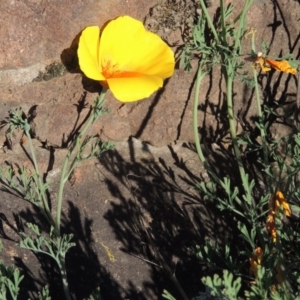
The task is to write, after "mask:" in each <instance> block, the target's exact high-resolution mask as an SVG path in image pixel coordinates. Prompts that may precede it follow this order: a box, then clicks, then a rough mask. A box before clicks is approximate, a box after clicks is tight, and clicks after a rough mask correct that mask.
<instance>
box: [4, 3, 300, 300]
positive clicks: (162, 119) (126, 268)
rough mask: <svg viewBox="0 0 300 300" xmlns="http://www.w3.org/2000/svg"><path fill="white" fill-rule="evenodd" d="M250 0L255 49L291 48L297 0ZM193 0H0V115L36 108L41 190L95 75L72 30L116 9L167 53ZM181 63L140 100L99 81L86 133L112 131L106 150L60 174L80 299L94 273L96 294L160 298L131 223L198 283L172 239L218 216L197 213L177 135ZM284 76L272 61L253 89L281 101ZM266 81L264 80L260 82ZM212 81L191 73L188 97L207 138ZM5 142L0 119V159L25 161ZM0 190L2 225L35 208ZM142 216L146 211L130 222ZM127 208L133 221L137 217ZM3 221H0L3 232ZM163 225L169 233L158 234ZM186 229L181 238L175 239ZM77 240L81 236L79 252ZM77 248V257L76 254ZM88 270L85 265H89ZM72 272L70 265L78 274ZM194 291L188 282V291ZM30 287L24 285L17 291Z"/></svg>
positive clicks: (193, 161)
mask: <svg viewBox="0 0 300 300" xmlns="http://www.w3.org/2000/svg"><path fill="white" fill-rule="evenodd" d="M206 2H207V3H208V2H209V3H210V7H209V11H210V13H211V14H213V13H215V12H216V9H217V6H218V3H219V1H216V0H215V1H213V0H211V1H206ZM226 2H227V4H229V2H232V3H233V4H234V6H235V8H236V9H237V10H238V11H239V10H241V8H242V5H243V4H244V2H245V1H240V0H233V1H226ZM253 2H254V3H253V5H252V7H251V9H250V10H249V14H248V25H249V28H250V27H253V28H254V29H256V30H257V34H256V47H257V50H258V51H260V50H262V47H261V44H262V42H263V41H264V42H266V43H267V44H268V45H269V47H270V50H269V54H270V55H272V56H275V57H276V56H282V55H285V54H287V53H290V52H291V53H294V56H295V57H296V58H297V59H299V46H300V41H299V37H298V34H299V24H298V23H299V19H300V5H299V1H294V0H285V1H269V0H255V1H253ZM279 2H282V3H279ZM283 2H284V3H283ZM196 3H197V1H196V0H195V1H192V0H161V1H158V0H147V1H146V0H76V1H74V0H1V1H0V11H1V17H0V39H1V43H0V53H1V54H0V121H1V120H4V119H5V118H6V117H7V116H8V112H9V110H11V109H14V108H18V107H21V108H22V109H23V111H24V112H25V113H26V114H28V113H32V112H33V111H34V113H35V114H36V117H35V118H34V130H35V137H37V138H38V139H34V148H35V149H36V150H37V160H38V162H39V165H40V170H41V172H42V173H45V172H47V171H50V172H48V178H49V179H51V180H53V181H54V187H55V189H53V190H51V191H50V192H51V199H52V200H53V199H54V200H55V198H56V194H55V191H56V186H57V183H58V179H59V174H60V168H61V165H62V161H63V158H64V156H65V152H66V149H57V148H66V147H67V145H68V139H69V137H70V135H71V134H72V133H74V130H76V128H78V126H79V125H80V124H81V123H82V122H83V120H84V118H85V117H86V115H87V114H88V108H89V107H90V105H91V104H92V102H93V99H94V98H95V97H96V96H97V93H98V92H99V91H100V85H99V84H98V83H97V82H96V83H95V82H92V81H90V80H87V79H86V78H84V77H83V76H82V74H81V73H80V70H79V69H78V66H77V61H76V57H74V53H76V47H74V45H75V44H76V43H75V42H76V39H77V38H78V34H79V33H80V31H81V30H82V29H83V28H84V27H86V26H88V25H99V26H101V25H102V24H103V23H104V22H105V21H107V20H109V19H112V18H115V17H117V16H120V15H126V14H127V15H130V16H132V17H135V18H137V19H140V20H145V24H146V26H147V28H149V29H150V30H153V31H155V32H157V33H158V34H160V35H162V36H163V38H164V39H166V41H167V42H168V43H169V44H170V45H171V46H172V47H173V49H174V51H175V53H176V57H178V56H179V54H180V53H179V51H180V46H182V45H183V40H182V31H183V30H184V28H185V26H188V24H187V21H189V20H191V18H193V15H192V14H193V13H195V12H196V14H198V15H201V10H200V11H199V6H197V4H196ZM250 43H251V39H250V38H247V37H246V39H245V45H244V53H245V55H246V56H249V54H250ZM241 59H243V58H241ZM192 66H193V69H192V71H191V72H190V73H187V72H184V71H183V70H182V69H180V67H179V63H178V68H177V69H176V71H175V74H174V75H173V76H172V77H171V78H170V79H169V80H167V81H166V82H165V85H164V88H163V89H161V90H159V91H158V92H157V93H155V94H154V95H152V96H151V97H150V98H149V99H146V100H143V101H139V102H136V103H128V104H124V103H121V102H118V101H117V100H115V99H114V98H113V96H112V95H111V94H110V93H109V92H108V96H107V100H106V105H107V107H108V108H109V109H110V111H111V112H110V114H109V115H106V116H104V117H102V118H101V119H100V120H99V122H97V124H96V125H95V126H94V127H93V128H92V131H91V132H90V133H91V134H97V135H99V136H100V137H101V138H102V139H104V140H112V141H116V142H117V143H116V145H117V147H116V150H114V151H112V152H109V153H106V154H105V156H104V157H102V158H101V159H100V160H91V161H89V162H88V163H86V164H84V163H83V164H82V165H80V167H78V168H77V169H76V170H75V171H74V174H73V175H74V178H75V179H74V180H75V181H74V182H72V183H70V182H68V185H67V189H66V195H65V199H66V200H65V203H64V219H65V228H66V232H72V233H75V239H76V243H77V246H76V247H77V248H76V251H75V250H74V252H72V253H71V254H72V255H71V256H72V257H71V258H70V265H72V264H73V266H74V268H73V273H72V271H71V272H70V275H69V276H70V282H71V285H72V288H73V289H74V290H76V289H78V292H81V293H84V292H86V291H85V287H86V285H87V283H89V280H90V277H91V278H92V279H93V283H92V284H91V286H90V287H89V288H88V292H89V294H88V295H85V294H84V295H81V294H79V295H81V297H80V296H79V298H80V299H83V298H87V297H88V296H89V295H90V293H91V292H92V290H93V289H94V288H96V287H97V286H98V285H99V284H100V285H101V291H102V287H103V289H104V294H105V293H106V294H107V295H108V296H107V297H104V298H105V299H126V298H127V299H160V298H161V297H160V295H161V293H162V289H164V288H166V289H167V287H166V286H165V282H166V280H169V279H170V278H168V279H166V278H162V277H161V273H162V272H161V269H158V268H157V265H150V264H148V263H146V262H145V261H144V259H143V258H149V257H147V255H148V254H149V253H148V250H147V248H146V247H147V242H146V243H145V240H144V238H145V231H144V228H143V226H144V227H145V228H150V229H151V232H152V235H153V237H152V239H153V243H155V244H156V245H155V246H156V247H157V248H158V249H160V250H161V251H162V255H163V256H164V257H165V258H167V259H166V260H167V262H168V264H169V265H170V266H171V267H172V270H173V267H174V266H175V267H174V272H175V269H176V272H177V273H176V275H177V276H178V273H180V272H182V273H181V279H182V278H185V280H184V279H182V281H183V282H185V281H186V282H185V284H186V290H188V291H191V288H190V284H191V282H190V278H191V277H192V278H193V279H194V281H195V283H194V286H196V287H197V288H198V285H199V279H200V277H201V274H199V270H201V267H199V266H197V265H196V264H193V262H192V263H191V261H190V257H189V254H187V252H186V251H185V250H184V249H187V248H189V247H190V246H192V242H191V241H193V242H194V241H195V243H196V242H199V240H198V238H199V237H204V235H202V232H203V230H204V231H205V234H207V233H210V232H211V231H212V230H213V229H214V228H216V227H219V226H220V224H219V223H220V222H219V219H218V218H216V217H215V215H214V212H209V213H208V210H210V208H207V207H204V205H203V202H201V201H199V195H198V193H197V192H195V189H194V187H195V185H196V184H197V183H198V182H199V181H200V180H201V179H203V177H205V176H204V175H205V172H204V170H203V168H202V167H201V166H200V163H199V160H198V157H197V156H196V155H195V151H194V149H193V146H192V145H190V144H189V143H186V144H185V143H183V142H181V141H184V142H193V131H192V106H193V97H194V92H193V91H194V83H195V74H196V68H197V61H193V62H192ZM295 78H296V77H295V76H291V75H287V74H281V73H279V72H273V73H270V74H267V75H264V76H261V77H260V78H259V79H260V83H261V86H262V95H263V100H264V101H266V102H268V103H273V102H274V101H279V102H280V103H285V102H291V103H293V101H295V100H296V85H297V84H296V83H297V81H296V79H295ZM266 85H267V86H268V89H267V90H265V89H264V87H265V86H266ZM222 90H224V84H223V81H222V80H220V68H219V67H217V68H215V69H214V71H213V72H212V74H210V75H209V76H207V77H206V78H204V80H203V84H202V89H201V92H200V103H199V107H198V108H199V110H198V118H199V127H200V129H199V132H200V134H201V135H202V137H203V138H205V140H206V142H207V143H215V144H214V146H215V145H216V144H218V143H220V142H221V141H222V140H223V139H224V137H226V134H227V131H228V125H227V119H226V114H227V112H226V104H225V103H224V96H223V91H222ZM235 93H236V94H235V96H234V108H235V111H236V113H237V117H238V120H239V122H238V127H239V128H238V129H240V127H243V128H246V129H247V128H253V127H254V125H253V124H254V121H255V120H256V119H255V118H253V117H255V116H256V114H257V113H256V107H255V100H254V99H253V90H252V89H251V88H248V87H247V86H246V85H245V84H244V83H242V82H240V81H237V82H236V83H235ZM247 126H248V127H247ZM287 130H289V128H288V127H287V126H285V125H282V124H281V125H276V127H275V128H274V131H273V132H274V134H276V135H282V134H284V133H285V132H287ZM21 141H22V142H21ZM174 141H176V143H173V142H174ZM6 142H7V141H6V137H5V127H4V128H2V130H0V165H2V164H3V162H6V163H7V162H8V163H11V162H17V163H18V164H19V165H25V167H26V169H30V168H31V167H32V164H31V161H30V159H28V156H27V155H26V152H25V153H24V149H25V150H26V149H27V152H29V149H28V145H26V141H23V140H22V133H16V135H15V136H13V138H12V141H11V145H10V146H11V147H10V148H11V149H7V147H4V144H5V143H6ZM41 142H44V143H47V144H49V145H52V146H54V147H53V149H54V148H55V149H57V150H55V153H54V154H55V155H53V156H55V161H54V163H53V166H52V167H53V168H52V169H51V170H49V165H50V162H49V161H50V160H51V157H50V158H49V156H51V153H50V154H49V151H48V150H46V148H45V147H44V148H43V147H41ZM169 145H171V146H169ZM184 145H185V146H184ZM6 146H7V145H6ZM215 147H218V145H216V146H215ZM216 149H217V148H216ZM215 152H217V150H216V151H215ZM216 157H218V156H216ZM217 159H219V160H220V161H217V164H219V165H218V166H219V167H220V168H223V169H225V170H227V169H228V168H230V167H228V166H229V164H228V162H227V161H224V160H223V161H222V159H220V158H217ZM198 163H199V164H198ZM199 173H201V175H202V176H199ZM195 174H196V175H195ZM52 193H53V195H52ZM1 199H2V200H1V203H0V207H1V211H0V213H1V220H0V221H1V222H2V220H4V221H5V219H4V218H3V216H2V215H4V216H7V219H9V222H8V223H7V224H8V225H7V224H5V225H6V227H7V226H8V227H9V228H10V230H11V231H13V230H12V229H11V228H12V226H11V224H15V223H18V222H19V219H18V220H17V217H18V218H19V215H20V219H22V221H23V222H24V223H25V222H27V221H32V218H34V217H36V216H37V214H34V217H32V211H31V210H30V209H32V208H31V207H30V209H29V208H28V207H25V208H24V207H22V206H20V205H19V199H17V198H16V197H15V196H13V195H10V194H8V193H5V192H3V191H1ZM201 200H202V199H201ZM54 202H55V201H54ZM19 211H21V213H20V214H19V215H18V214H17V213H19ZM16 216H17V217H16ZM143 218H144V219H146V223H143V222H142V221H143V220H142V219H143ZM37 219H38V217H37ZM16 220H17V221H16ZM80 220H81V222H80ZM137 220H139V221H140V222H141V223H143V224H144V225H143V226H141V224H139V222H137ZM79 223H80V224H79ZM215 223H218V224H217V225H216V224H215ZM145 224H146V225H145ZM170 224H173V225H174V228H171V227H170ZM224 224H225V225H226V220H225V221H224ZM0 225H2V223H1V224H0ZM226 226H227V225H226ZM4 227H5V226H4ZM6 227H5V231H6V233H7V232H8V233H9V231H7V228H6ZM141 228H142V229H143V230H140V229H141ZM191 228H192V229H191ZM226 230H228V228H226ZM166 231H169V233H168V234H166ZM14 234H15V236H14V239H12V240H11V241H9V240H6V244H5V245H4V246H5V247H4V249H10V250H11V249H15V240H17V239H19V236H17V234H16V232H14ZM222 234H223V233H222ZM8 235H9V234H8ZM190 235H192V237H190ZM186 238H188V239H189V241H188V242H184V243H182V241H183V240H184V241H185V239H186ZM216 239H217V237H216ZM183 245H184V246H185V248H184V247H183ZM193 245H194V244H193ZM148 246H149V245H148ZM107 247H109V248H111V249H112V252H113V253H114V254H115V256H116V259H117V263H116V264H112V263H111V261H110V260H109V258H108V256H107V252H108V251H107ZM78 248H82V249H81V251H79V253H81V254H80V255H79V258H78V256H77V254H78ZM94 248H95V249H94ZM174 249H176V251H177V252H176V251H175V250H174ZM79 250H80V249H79ZM183 252H184V253H183ZM11 253H13V252H12V250H11V251H10V252H8V251H7V252H5V253H4V255H3V256H6V258H7V260H6V261H8V260H12V259H13V258H15V257H16V255H15V254H14V253H13V254H11ZM20 253H21V254H20ZM20 253H17V254H18V255H17V258H21V260H20V261H22V264H21V265H24V266H25V267H23V271H26V268H27V265H28V266H30V267H32V268H33V269H34V271H35V272H33V273H34V274H36V275H35V276H36V277H34V278H33V280H32V281H33V282H35V281H36V278H39V276H40V277H41V276H43V275H41V273H39V268H40V266H41V265H43V263H44V261H43V257H42V259H41V261H37V258H36V257H35V256H33V255H32V254H30V255H31V256H29V258H28V259H29V261H28V262H27V264H24V263H23V262H24V261H25V262H26V259H27V258H26V256H25V254H24V256H22V255H23V252H20ZM26 253H27V252H26ZM130 255H131V256H130ZM134 255H136V256H134ZM173 255H174V257H173ZM175 255H176V256H178V257H179V260H178V258H177V257H175ZM78 259H79V261H80V259H82V261H80V264H79V263H78ZM152 259H153V260H155V259H157V256H156V255H152V256H151V257H150V260H149V261H150V263H151V261H152ZM15 260H16V261H18V260H17V259H15ZM99 260H100V261H99ZM95 261H96V262H97V263H96V264H95ZM175 261H176V262H178V261H179V262H178V263H176V262H175ZM156 262H157V261H156ZM158 262H159V261H158ZM85 263H88V264H87V267H86V268H87V269H86V270H85V272H83V269H82V268H81V266H84V265H85ZM187 263H190V264H192V265H193V267H194V269H193V271H194V273H191V271H190V270H185V269H184V266H186V265H187ZM19 265H20V264H19ZM177 265H178V269H177V268H176V266H177ZM44 266H45V265H44ZM93 267H94V268H93ZM158 267H160V262H159V265H158ZM51 268H52V267H51ZM45 270H46V271H47V269H44V271H45ZM90 270H94V271H93V272H92V273H91V272H90ZM46 271H45V274H46V275H47V272H46ZM27 272H28V271H27ZM82 272H83V273H82ZM29 273H30V272H28V274H29ZM28 274H27V275H28ZM78 274H80V275H82V276H81V277H82V278H80V280H81V279H82V282H80V283H79V284H78V277H80V276H78ZM99 274H100V275H101V276H100V275H99ZM191 274H192V275H193V276H192V275H191ZM136 275H138V276H136ZM50 277H51V276H50V275H48V277H47V276H45V278H44V280H43V281H41V282H42V283H44V282H45V283H48V279H49V278H50ZM99 277H101V278H99ZM179 278H180V276H179ZM50 279H51V278H50ZM50 279H49V280H50ZM85 279H86V280H85ZM165 279H166V280H165ZM114 280H115V281H114ZM159 281H160V284H159V285H158V282H159ZM99 282H100V283H99ZM170 282H171V280H170ZM24 286H26V284H24ZM172 286H173V285H172ZM34 288H35V289H33V290H35V291H37V289H36V287H34ZM92 288H93V289H92ZM172 288H173V289H174V286H173V287H172ZM172 288H171V292H172ZM124 289H126V290H124ZM59 292H61V291H59ZM193 292H194V291H193ZM111 293H115V295H112V294H111ZM147 293H148V294H147ZM191 293H192V291H191ZM142 294H143V295H144V296H143V295H142ZM174 295H175V294H174ZM195 295H196V292H195V293H194V294H191V295H190V296H191V297H190V298H192V296H195ZM30 296H31V295H27V294H26V297H24V299H25V298H26V299H28V298H29V297H30ZM175 296H176V295H175ZM176 298H178V299H179V298H180V296H178V297H177V296H176ZM53 299H54V298H53ZM57 299H58V298H57Z"/></svg>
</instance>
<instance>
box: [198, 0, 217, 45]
mask: <svg viewBox="0 0 300 300" xmlns="http://www.w3.org/2000/svg"><path fill="white" fill-rule="evenodd" d="M199 2H200V5H201V8H202V11H203V12H204V14H205V17H206V20H207V23H208V26H209V28H210V29H211V31H212V33H213V35H214V38H215V39H216V41H217V42H219V36H218V33H217V31H216V28H215V26H214V24H213V22H212V20H211V17H210V15H209V13H208V11H207V8H206V5H205V3H204V0H199Z"/></svg>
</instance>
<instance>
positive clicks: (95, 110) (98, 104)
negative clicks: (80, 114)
mask: <svg viewBox="0 0 300 300" xmlns="http://www.w3.org/2000/svg"><path fill="white" fill-rule="evenodd" d="M106 91H107V90H106V89H102V91H101V94H100V96H99V97H97V99H96V100H95V103H94V105H93V107H92V109H91V112H90V115H89V117H88V119H87V120H86V122H85V124H84V126H83V129H82V130H81V131H80V132H79V134H78V135H77V137H76V139H75V140H74V141H73V142H72V144H71V146H70V147H69V151H68V153H67V155H66V158H65V160H64V163H63V167H62V171H61V176H60V182H59V188H58V196H57V210H56V231H57V233H58V236H60V222H61V209H62V201H63V191H64V187H65V184H66V182H67V181H68V179H69V176H70V174H71V173H72V171H73V170H74V168H75V166H76V165H77V164H78V163H79V162H80V158H79V157H78V155H77V156H75V158H74V160H73V162H72V164H71V166H69V162H70V158H71V155H72V153H73V150H74V149H75V148H77V150H80V147H81V146H82V141H83V137H84V136H85V134H86V132H87V130H88V129H89V128H90V126H91V125H92V124H94V123H95V122H96V120H97V119H98V118H99V117H100V116H101V111H102V108H103V104H104V99H105V94H106ZM78 153H79V152H78Z"/></svg>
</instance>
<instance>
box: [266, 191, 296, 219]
mask: <svg viewBox="0 0 300 300" xmlns="http://www.w3.org/2000/svg"><path fill="white" fill-rule="evenodd" d="M281 206H282V207H283V210H284V214H285V215H286V216H287V217H290V216H291V209H290V206H289V204H288V203H287V201H286V199H285V198H284V195H283V194H282V192H280V191H277V192H276V193H275V195H274V196H273V197H272V198H271V200H270V202H269V207H270V210H271V212H273V213H274V214H276V213H278V211H279V209H280V207H281Z"/></svg>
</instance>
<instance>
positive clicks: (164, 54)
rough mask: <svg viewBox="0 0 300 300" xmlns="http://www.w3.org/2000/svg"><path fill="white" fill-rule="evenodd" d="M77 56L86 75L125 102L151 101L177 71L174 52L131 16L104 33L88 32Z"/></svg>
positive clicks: (96, 29) (94, 29)
mask: <svg viewBox="0 0 300 300" xmlns="http://www.w3.org/2000/svg"><path fill="white" fill-rule="evenodd" d="M77 53H78V59H79V66H80V68H81V70H82V71H83V73H84V74H85V75H86V76H87V77H88V78H91V79H94V80H99V81H100V83H101V84H102V85H103V86H105V87H108V88H109V89H110V90H111V92H112V93H113V95H114V96H115V98H116V99H118V100H119V101H122V102H131V101H136V100H141V99H143V98H146V97H149V96H150V95H151V94H152V93H153V92H155V91H156V90H157V89H159V88H160V87H162V85H163V80H164V79H166V78H168V77H170V76H172V74H173V72H174V67H175V60H174V53H173V51H172V50H171V48H170V47H169V46H168V45H167V44H166V43H165V42H164V41H162V39H161V38H160V37H159V36H158V35H156V34H154V33H152V32H150V31H147V30H146V29H145V27H144V26H143V24H142V22H140V21H138V20H135V19H133V18H131V17H129V16H122V17H118V18H117V19H115V20H112V21H110V22H109V23H107V25H106V26H105V27H104V28H103V29H100V28H99V27H98V26H89V27H87V28H85V29H84V30H83V31H82V33H81V36H80V39H79V45H78V50H77Z"/></svg>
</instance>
